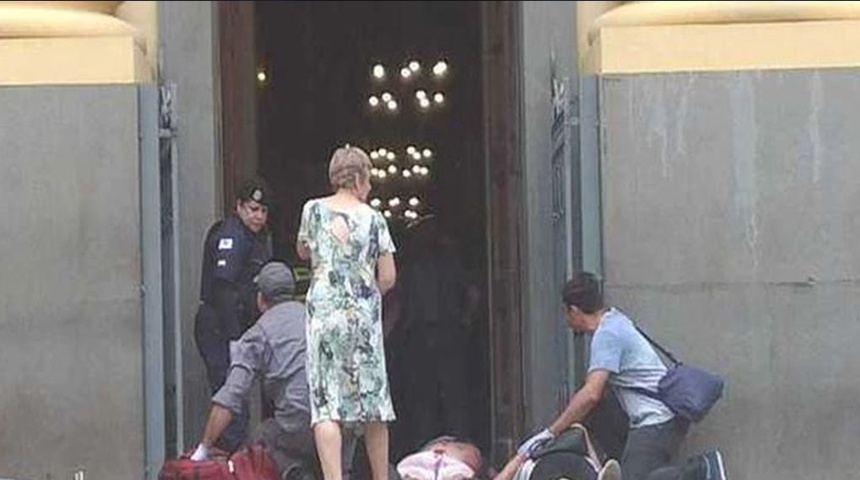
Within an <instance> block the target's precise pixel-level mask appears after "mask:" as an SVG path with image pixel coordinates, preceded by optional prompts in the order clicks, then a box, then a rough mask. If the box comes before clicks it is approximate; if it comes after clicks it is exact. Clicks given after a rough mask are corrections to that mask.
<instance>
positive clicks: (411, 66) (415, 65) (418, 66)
mask: <svg viewBox="0 0 860 480" xmlns="http://www.w3.org/2000/svg"><path fill="white" fill-rule="evenodd" d="M409 70H412V71H413V72H417V71H418V70H421V64H420V63H418V61H416V60H412V61H411V62H409Z"/></svg>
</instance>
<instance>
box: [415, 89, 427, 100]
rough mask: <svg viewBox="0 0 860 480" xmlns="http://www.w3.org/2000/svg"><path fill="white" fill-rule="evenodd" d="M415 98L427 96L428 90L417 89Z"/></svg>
mask: <svg viewBox="0 0 860 480" xmlns="http://www.w3.org/2000/svg"><path fill="white" fill-rule="evenodd" d="M415 98H417V99H418V100H421V99H422V98H427V92H425V91H424V90H415Z"/></svg>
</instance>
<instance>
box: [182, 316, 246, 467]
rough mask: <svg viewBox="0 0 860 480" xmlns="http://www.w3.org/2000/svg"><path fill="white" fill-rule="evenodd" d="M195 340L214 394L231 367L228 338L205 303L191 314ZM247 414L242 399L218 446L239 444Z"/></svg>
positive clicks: (244, 434) (244, 435)
mask: <svg viewBox="0 0 860 480" xmlns="http://www.w3.org/2000/svg"><path fill="white" fill-rule="evenodd" d="M194 340H195V342H196V343H197V349H198V350H199V351H200V356H201V357H203V363H204V364H205V365H206V377H207V379H208V380H209V388H210V390H211V394H212V395H215V393H216V392H217V391H218V389H220V388H221V386H223V385H224V382H225V381H226V380H227V372H228V371H229V369H230V338H229V337H228V336H226V335H225V334H224V333H223V332H222V328H220V325H219V322H218V312H216V311H215V309H213V308H212V307H210V306H209V305H206V304H205V303H202V304H200V308H199V309H198V310H197V315H196V316H195V317H194ZM250 415H251V409H250V404H249V402H248V401H247V400H245V401H244V402H242V411H241V412H240V413H239V414H238V415H237V414H235V413H234V414H233V420H232V421H231V422H230V424H229V425H228V426H227V429H226V430H224V433H222V434H221V438H220V439H219V441H218V442H217V446H218V447H220V448H222V449H224V450H227V451H229V452H232V451H234V450H236V449H237V448H239V447H240V446H241V445H242V443H243V442H244V441H245V438H246V437H247V435H248V423H249V421H250Z"/></svg>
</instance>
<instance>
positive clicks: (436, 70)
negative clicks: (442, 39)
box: [433, 60, 448, 77]
mask: <svg viewBox="0 0 860 480" xmlns="http://www.w3.org/2000/svg"><path fill="white" fill-rule="evenodd" d="M447 72H448V64H447V63H445V61H444V60H439V61H438V62H436V65H433V75H436V76H437V77H441V76H442V75H445V73H447Z"/></svg>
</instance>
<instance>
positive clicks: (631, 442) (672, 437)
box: [621, 419, 700, 480]
mask: <svg viewBox="0 0 860 480" xmlns="http://www.w3.org/2000/svg"><path fill="white" fill-rule="evenodd" d="M688 427H689V425H688V424H687V423H686V422H684V421H682V420H678V419H673V420H670V421H668V422H666V423H661V424H659V425H649V426H647V427H641V428H635V429H631V430H630V431H629V433H628V434H627V444H626V445H625V446H624V453H623V454H622V456H621V474H622V476H623V478H624V480H646V479H647V480H696V479H698V478H699V475H700V472H699V469H700V466H699V464H698V462H696V461H695V460H691V461H688V462H686V463H685V464H682V465H674V464H673V463H672V461H673V459H674V458H675V455H677V453H678V449H679V448H680V446H681V441H682V440H684V436H685V435H686V434H687V429H688Z"/></svg>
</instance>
